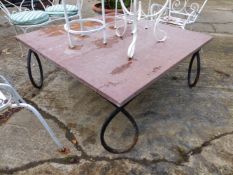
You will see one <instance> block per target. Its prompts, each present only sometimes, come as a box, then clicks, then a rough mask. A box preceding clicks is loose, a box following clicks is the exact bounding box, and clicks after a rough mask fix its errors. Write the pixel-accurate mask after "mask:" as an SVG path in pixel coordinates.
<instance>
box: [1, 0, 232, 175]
mask: <svg viewBox="0 0 233 175" xmlns="http://www.w3.org/2000/svg"><path fill="white" fill-rule="evenodd" d="M92 2H93V1H90V3H89V6H90V5H91V3H92ZM91 14H93V13H92V12H91V13H90V11H87V10H86V11H85V15H86V16H88V15H91ZM232 22H233V2H232V1H231V0H224V1H221V3H220V2H219V1H217V0H209V2H208V6H207V8H206V9H204V12H203V14H202V15H201V16H200V18H199V20H198V22H197V23H196V24H195V25H193V26H192V29H193V30H196V31H203V32H209V33H211V34H213V36H215V38H214V40H213V41H212V42H211V43H210V44H208V45H207V46H206V47H205V48H204V49H203V52H202V53H201V55H202V72H201V77H200V81H199V83H198V86H197V87H196V88H193V89H189V88H188V87H187V82H186V77H187V68H188V63H189V59H187V60H186V61H184V62H182V63H181V64H180V65H179V66H178V67H177V68H176V69H174V70H172V71H170V72H169V73H168V74H167V75H166V76H164V77H163V78H161V79H160V80H159V81H157V82H156V83H155V84H154V85H152V86H151V87H150V88H149V89H147V90H146V91H145V92H143V93H142V94H141V95H140V96H138V97H137V98H136V99H135V100H134V101H133V102H132V103H130V104H129V106H127V109H128V110H129V111H130V113H132V114H133V116H135V119H136V121H137V122H138V125H139V129H140V137H139V141H138V144H137V145H136V146H135V148H134V149H133V150H132V151H131V152H129V153H127V154H122V155H112V154H110V153H108V152H106V151H105V150H104V149H103V148H102V146H101V144H100V140H99V132H100V128H101V124H102V123H103V121H104V120H105V118H106V117H107V115H108V114H109V113H110V112H111V111H112V110H113V109H114V108H113V106H111V105H110V104H109V103H108V102H106V101H105V100H103V99H102V98H101V97H100V96H98V95H97V94H95V93H94V92H93V91H91V90H89V89H87V88H86V87H85V86H83V85H81V84H80V83H79V82H78V81H76V80H75V79H73V78H72V77H71V76H69V75H68V74H66V73H65V72H63V71H60V70H59V69H57V68H56V67H55V66H54V65H52V64H50V63H48V62H46V61H44V59H42V61H43V66H44V71H45V84H44V87H43V89H42V90H40V91H38V90H36V89H34V88H33V87H32V86H31V84H30V82H29V80H28V76H27V72H26V59H25V58H21V57H20V54H19V48H18V46H17V44H16V42H15V40H14V31H13V28H12V27H10V26H8V25H7V24H5V22H4V21H2V20H1V21H0V25H1V26H0V37H1V39H2V40H1V42H0V50H1V55H0V74H3V75H6V76H7V77H8V78H9V79H10V80H11V81H12V83H13V84H14V85H15V86H16V87H17V89H18V90H19V92H20V94H21V95H23V96H24V98H26V99H27V100H29V101H30V102H31V103H32V104H33V105H35V106H36V107H37V108H38V109H40V111H41V112H42V114H43V115H44V116H45V117H46V119H47V121H48V123H49V124H50V126H51V127H52V128H53V129H54V131H55V132H56V133H57V134H58V136H59V138H60V139H61V141H62V143H64V144H65V145H67V146H68V147H69V148H70V150H71V153H70V154H69V155H61V154H60V153H57V152H56V147H55V145H54V144H53V142H52V141H51V140H50V138H49V136H48V135H47V133H46V132H45V130H44V129H43V127H42V126H41V125H40V123H39V122H38V121H37V119H35V118H33V115H31V114H30V113H28V112H26V111H24V110H22V111H20V112H18V113H15V114H14V115H13V116H12V117H11V118H10V119H9V120H8V121H7V122H6V123H3V124H2V125H0V174H6V173H14V174H56V175H57V174H82V175H83V174H100V175H102V174H158V175H163V174H172V175H180V174H188V175H195V174H198V175H199V174H204V175H208V174H210V175H212V174H214V175H215V174H216V175H221V174H223V175H232V174H233V150H232V148H233V146H232V145H233V103H232V101H233V85H232V82H233V69H232V68H233V62H232V58H233V31H232V28H233V24H232ZM131 135H132V130H131V126H130V124H129V123H128V122H127V121H126V120H125V119H124V117H123V116H121V115H119V118H116V119H115V121H114V122H113V124H112V125H111V127H110V128H109V130H108V133H107V136H108V140H109V141H110V142H111V143H112V144H113V145H118V146H124V144H123V143H125V142H126V143H129V141H130V139H131V137H130V136H131ZM74 138H76V139H77V142H74ZM42 140H43V141H42Z"/></svg>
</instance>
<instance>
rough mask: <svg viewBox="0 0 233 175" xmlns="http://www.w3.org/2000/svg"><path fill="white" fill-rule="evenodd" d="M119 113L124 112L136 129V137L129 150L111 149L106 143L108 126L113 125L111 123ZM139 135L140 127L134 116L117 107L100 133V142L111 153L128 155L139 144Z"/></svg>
mask: <svg viewBox="0 0 233 175" xmlns="http://www.w3.org/2000/svg"><path fill="white" fill-rule="evenodd" d="M119 112H122V113H123V114H124V115H125V116H126V117H127V119H128V120H129V121H130V123H131V124H132V125H133V127H134V129H135V135H134V139H133V142H132V143H131V144H130V145H129V147H128V148H126V149H115V148H112V147H110V146H109V145H108V144H107V143H106V141H105V138H104V135H105V131H106V129H107V127H108V125H109V124H110V123H111V121H112V120H113V119H114V118H115V117H116V116H117V114H118V113H119ZM138 135H139V130H138V126H137V123H136V122H135V120H134V118H133V117H132V115H130V114H129V113H128V112H127V111H126V110H125V109H124V108H123V107H120V108H119V107H117V108H116V109H115V110H114V111H113V112H112V113H111V114H110V115H109V117H108V118H107V119H106V120H105V122H104V124H103V126H102V128H101V133H100V140H101V144H102V145H103V147H104V148H105V149H106V150H107V151H109V152H111V153H114V154H120V153H126V152H128V151H130V150H131V149H132V148H133V147H134V146H135V144H136V143H137V141H138Z"/></svg>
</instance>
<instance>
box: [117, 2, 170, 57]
mask: <svg viewBox="0 0 233 175" xmlns="http://www.w3.org/2000/svg"><path fill="white" fill-rule="evenodd" d="M118 1H120V4H121V6H122V9H123V15H122V14H118V10H117V7H116V9H115V28H116V35H117V36H119V37H123V36H124V34H125V32H126V30H127V27H128V23H133V25H132V34H133V40H132V42H131V44H130V45H129V48H128V53H127V55H128V57H129V58H132V57H133V55H134V52H135V47H136V41H137V26H138V24H137V23H138V22H140V21H141V20H152V21H154V26H153V35H154V37H155V40H156V42H164V41H165V40H166V39H167V33H166V32H165V31H163V30H161V29H159V27H158V26H159V22H160V20H161V17H162V15H163V14H164V12H165V11H166V9H167V6H168V4H169V0H166V1H165V3H164V5H163V6H162V7H161V8H160V9H159V10H158V11H157V10H155V7H157V4H152V3H151V1H149V4H148V12H144V11H143V9H142V4H141V1H138V0H132V1H131V8H130V10H128V9H127V8H126V7H125V4H124V2H123V0H116V4H117V3H118ZM118 19H120V20H122V19H123V22H124V23H123V30H122V31H121V32H120V29H121V28H122V25H120V26H118V24H117V23H118V22H117V21H118ZM145 28H148V26H145Z"/></svg>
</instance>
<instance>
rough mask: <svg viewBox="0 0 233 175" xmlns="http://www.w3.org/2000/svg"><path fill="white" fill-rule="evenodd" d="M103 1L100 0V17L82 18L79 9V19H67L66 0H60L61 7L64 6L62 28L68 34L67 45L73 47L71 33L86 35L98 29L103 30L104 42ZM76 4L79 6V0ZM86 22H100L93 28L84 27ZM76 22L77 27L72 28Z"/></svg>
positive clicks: (104, 37)
mask: <svg viewBox="0 0 233 175" xmlns="http://www.w3.org/2000/svg"><path fill="white" fill-rule="evenodd" d="M104 1H105V0H101V4H102V19H97V18H82V13H81V9H80V10H79V19H69V15H68V10H67V8H66V5H67V4H66V0H62V3H63V7H64V14H65V22H66V23H65V25H64V29H65V31H66V32H67V34H68V40H69V47H70V48H73V47H74V46H75V45H74V42H73V40H72V38H71V35H82V36H83V35H88V34H91V33H93V32H98V31H103V44H106V43H107V41H106V30H105V29H106V21H105V5H104ZM78 6H79V7H81V6H82V4H81V0H78ZM86 22H96V23H98V24H100V25H99V26H98V27H95V28H91V27H88V28H85V27H84V25H83V24H84V23H86ZM75 24H78V25H79V26H80V28H79V29H74V28H72V25H75Z"/></svg>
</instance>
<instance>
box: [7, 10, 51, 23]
mask: <svg viewBox="0 0 233 175" xmlns="http://www.w3.org/2000/svg"><path fill="white" fill-rule="evenodd" d="M10 19H11V21H12V22H13V24H15V25H37V24H42V23H44V22H46V21H48V20H49V15H48V14H47V13H45V12H44V11H40V10H36V11H22V12H17V13H13V14H11V15H10Z"/></svg>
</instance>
